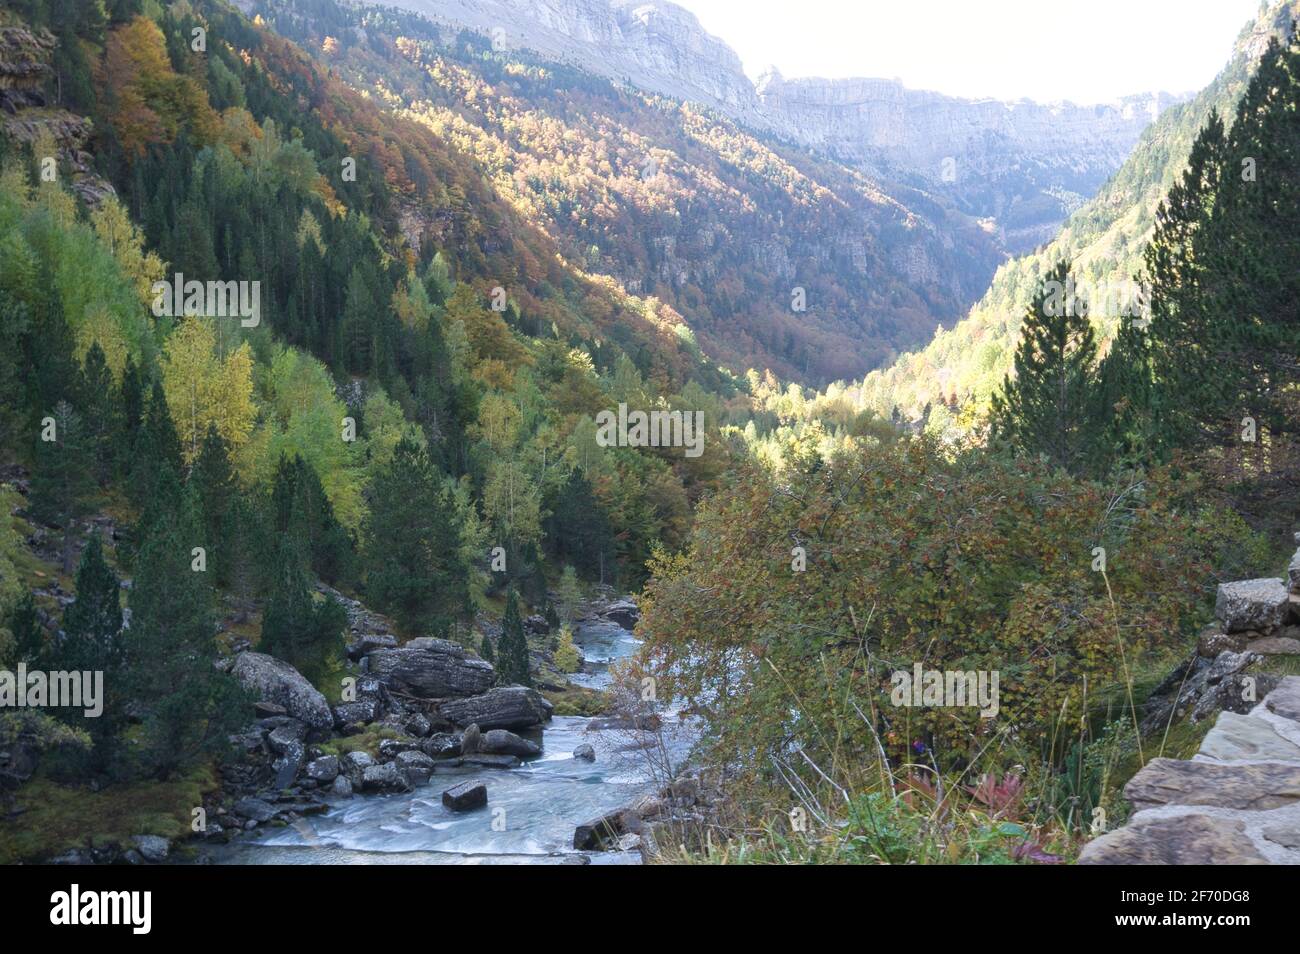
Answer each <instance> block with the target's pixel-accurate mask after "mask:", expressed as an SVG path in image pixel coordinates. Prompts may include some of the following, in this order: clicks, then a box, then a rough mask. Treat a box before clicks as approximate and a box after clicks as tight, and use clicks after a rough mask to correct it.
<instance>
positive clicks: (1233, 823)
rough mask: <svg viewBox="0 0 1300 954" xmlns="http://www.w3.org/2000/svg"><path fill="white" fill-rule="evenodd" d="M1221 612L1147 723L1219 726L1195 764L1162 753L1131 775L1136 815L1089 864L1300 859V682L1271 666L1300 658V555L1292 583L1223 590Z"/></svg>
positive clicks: (1128, 790) (1091, 854)
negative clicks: (1269, 665)
mask: <svg viewBox="0 0 1300 954" xmlns="http://www.w3.org/2000/svg"><path fill="white" fill-rule="evenodd" d="M1297 542H1300V539H1298V540H1297ZM1215 610H1216V616H1217V617H1218V623H1217V625H1216V626H1215V627H1213V628H1212V630H1210V631H1207V632H1206V633H1205V634H1204V635H1203V636H1202V637H1201V640H1200V644H1199V646H1198V652H1197V654H1196V655H1195V656H1194V657H1192V659H1190V660H1188V662H1187V663H1185V664H1184V665H1183V666H1182V667H1180V668H1179V669H1177V670H1175V672H1173V673H1171V674H1170V677H1169V679H1167V680H1166V682H1165V685H1164V686H1162V687H1161V689H1162V690H1163V691H1160V692H1158V693H1157V694H1156V696H1155V703H1154V705H1153V706H1152V707H1151V709H1150V710H1149V711H1148V714H1147V720H1146V721H1147V728H1149V729H1151V730H1159V729H1160V728H1161V727H1162V726H1163V725H1167V724H1168V721H1169V720H1170V719H1173V718H1180V717H1182V716H1183V715H1187V716H1188V717H1189V718H1190V719H1192V720H1193V721H1198V720H1201V719H1205V718H1208V717H1209V716H1211V715H1213V714H1215V713H1217V714H1218V716H1217V720H1216V721H1215V723H1214V727H1213V728H1212V729H1211V730H1210V732H1209V734H1208V735H1206V737H1205V739H1204V740H1203V741H1202V742H1201V745H1200V749H1199V751H1198V752H1197V753H1196V754H1195V755H1194V756H1193V757H1192V758H1191V759H1189V760H1185V761H1180V760H1177V759H1167V758H1156V759H1152V760H1151V761H1150V762H1148V763H1147V764H1146V765H1145V766H1144V767H1143V768H1142V770H1141V771H1140V772H1138V773H1137V774H1136V775H1135V776H1134V777H1133V778H1132V779H1131V780H1130V781H1129V782H1128V784H1127V785H1126V786H1125V787H1124V795H1125V797H1126V798H1127V799H1128V801H1129V802H1130V804H1131V805H1132V806H1133V809H1134V814H1133V816H1132V817H1131V818H1130V819H1129V820H1128V823H1127V824H1126V825H1125V826H1124V827H1123V828H1120V829H1117V830H1116V831H1113V832H1110V833H1108V834H1105V835H1102V836H1101V837H1099V838H1096V839H1094V840H1093V841H1091V842H1089V843H1088V845H1087V846H1086V847H1085V848H1084V850H1083V853H1082V854H1081V855H1080V857H1079V863H1080V864H1248V865H1260V864H1283V865H1294V864H1300V677H1298V676H1284V675H1281V674H1278V673H1274V672H1268V671H1263V670H1262V669H1261V667H1262V666H1264V665H1265V664H1266V663H1267V662H1268V660H1269V659H1270V658H1271V657H1277V656H1300V550H1297V551H1296V554H1295V556H1294V557H1293V558H1292V560H1291V564H1290V566H1289V568H1288V573H1287V578H1286V579H1258V580H1245V581H1242V582H1237V583H1226V584H1224V585H1222V586H1220V587H1219V593H1218V599H1217V602H1216V607H1215Z"/></svg>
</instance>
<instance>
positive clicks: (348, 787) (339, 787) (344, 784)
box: [331, 775, 352, 798]
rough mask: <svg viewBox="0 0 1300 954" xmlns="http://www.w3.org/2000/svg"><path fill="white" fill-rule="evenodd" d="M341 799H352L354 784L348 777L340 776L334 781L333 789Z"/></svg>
mask: <svg viewBox="0 0 1300 954" xmlns="http://www.w3.org/2000/svg"><path fill="white" fill-rule="evenodd" d="M331 791H333V792H334V794H335V795H337V796H338V797H339V798H351V797H352V783H351V782H349V781H348V778H347V776H346V775H340V776H339V777H338V778H336V779H335V780H334V786H333V788H332V789H331Z"/></svg>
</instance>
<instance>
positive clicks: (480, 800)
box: [442, 782, 487, 812]
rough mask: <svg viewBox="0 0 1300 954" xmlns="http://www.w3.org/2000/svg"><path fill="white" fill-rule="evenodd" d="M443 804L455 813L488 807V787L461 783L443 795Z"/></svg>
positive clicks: (479, 783) (480, 784)
mask: <svg viewBox="0 0 1300 954" xmlns="http://www.w3.org/2000/svg"><path fill="white" fill-rule="evenodd" d="M442 803H443V805H445V806H447V808H448V809H450V810H451V811H453V812H467V811H471V810H472V809H475V808H482V807H484V806H485V805H487V786H486V785H484V784H483V783H482V782H461V783H460V784H459V785H455V786H453V787H451V788H449V789H447V790H446V791H445V792H443V793H442Z"/></svg>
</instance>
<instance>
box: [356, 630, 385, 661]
mask: <svg viewBox="0 0 1300 954" xmlns="http://www.w3.org/2000/svg"><path fill="white" fill-rule="evenodd" d="M396 648H397V637H396V636H393V635H391V634H389V633H363V634H362V635H361V636H359V637H357V639H355V640H354V641H352V642H350V643H348V646H347V654H348V658H349V659H351V660H352V661H353V662H356V661H357V660H359V659H360V658H361V657H362V656H365V655H368V654H369V653H373V652H374V651H375V650H376V649H396Z"/></svg>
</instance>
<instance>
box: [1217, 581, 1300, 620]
mask: <svg viewBox="0 0 1300 954" xmlns="http://www.w3.org/2000/svg"><path fill="white" fill-rule="evenodd" d="M1288 603H1289V598H1288V594H1287V590H1286V584H1285V583H1284V582H1282V580H1275V579H1269V578H1265V579H1259V580H1241V581H1239V582H1236V583H1221V584H1220V585H1219V593H1218V597H1217V598H1216V599H1215V602H1214V615H1215V616H1217V617H1218V618H1219V621H1220V622H1221V623H1223V628H1224V630H1226V631H1227V632H1229V633H1240V632H1243V631H1245V630H1248V629H1254V630H1259V631H1260V632H1266V631H1268V630H1270V629H1275V628H1276V627H1278V626H1281V625H1282V623H1283V622H1284V621H1285V620H1286V612H1287V606H1288Z"/></svg>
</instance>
